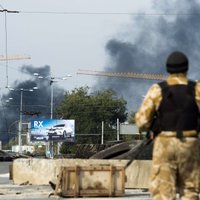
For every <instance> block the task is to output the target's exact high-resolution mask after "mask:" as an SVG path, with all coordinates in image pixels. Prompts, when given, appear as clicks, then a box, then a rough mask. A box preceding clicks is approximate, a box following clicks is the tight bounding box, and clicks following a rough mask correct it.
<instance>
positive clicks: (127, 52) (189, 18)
mask: <svg viewBox="0 0 200 200" xmlns="http://www.w3.org/2000/svg"><path fill="white" fill-rule="evenodd" d="M162 2H163V1H162ZM199 10H200V3H199V2H197V1H182V4H180V1H172V2H171V1H170V3H168V1H164V3H162V4H161V3H159V2H156V4H155V5H154V11H153V13H155V15H143V16H141V15H140V16H133V18H132V25H133V26H132V27H130V28H129V30H128V31H126V30H124V32H123V34H122V36H119V38H113V39H111V40H109V41H108V42H107V44H106V47H105V49H106V51H107V53H108V54H109V60H108V62H107V66H106V67H105V71H109V72H144V73H162V74H165V73H166V70H165V62H166V58H167V56H168V55H169V54H170V53H171V52H172V51H176V50H179V51H183V52H184V53H185V54H186V55H187V56H188V58H189V61H190V70H189V78H193V79H199V77H198V73H197V71H198V65H199V61H200V57H199V56H198V54H199V47H200V39H199V32H200V25H199V20H200V14H199ZM156 13H158V15H156ZM160 13H162V14H160ZM153 83H155V81H150V80H139V79H130V78H111V77H109V78H106V77H101V78H98V81H97V84H96V85H95V86H94V88H93V89H95V90H96V89H113V90H115V91H117V93H118V94H119V95H120V96H123V97H124V98H125V100H127V102H128V110H129V111H136V110H137V109H138V108H139V106H140V104H141V102H142V100H143V96H144V95H145V94H146V92H147V90H148V88H149V87H150V85H152V84H153Z"/></svg>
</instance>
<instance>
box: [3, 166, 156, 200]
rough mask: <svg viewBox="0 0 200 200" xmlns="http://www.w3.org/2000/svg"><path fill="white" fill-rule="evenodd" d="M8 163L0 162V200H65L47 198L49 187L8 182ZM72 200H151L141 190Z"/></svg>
mask: <svg viewBox="0 0 200 200" xmlns="http://www.w3.org/2000/svg"><path fill="white" fill-rule="evenodd" d="M10 164H11V163H10V162H0V199H1V200H13V199H16V200H18V199H24V200H50V199H57V200H58V199H59V200H62V199H66V198H61V197H60V198H58V197H57V196H50V197H49V198H48V196H49V194H50V193H52V192H53V190H52V189H51V187H50V186H34V185H15V184H13V182H12V181H11V180H9V165H10ZM67 199H71V200H72V199H73V200H78V199H79V200H104V199H109V200H114V199H115V200H125V199H133V200H152V198H151V197H150V194H149V193H148V192H147V191H143V190H136V189H135V190H134V189H126V190H125V195H124V196H123V197H109V198H108V197H107V198H106V197H98V198H91V197H90V198H87V197H81V198H67Z"/></svg>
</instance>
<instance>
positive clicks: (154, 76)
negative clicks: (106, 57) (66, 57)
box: [77, 69, 167, 80]
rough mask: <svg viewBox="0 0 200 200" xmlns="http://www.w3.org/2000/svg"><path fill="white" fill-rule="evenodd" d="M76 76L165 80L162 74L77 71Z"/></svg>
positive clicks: (165, 77) (165, 76)
mask: <svg viewBox="0 0 200 200" xmlns="http://www.w3.org/2000/svg"><path fill="white" fill-rule="evenodd" d="M77 74H80V75H92V76H107V77H124V78H136V79H146V80H166V79H167V75H164V74H151V73H136V72H106V71H93V70H83V69H79V70H78V72H77Z"/></svg>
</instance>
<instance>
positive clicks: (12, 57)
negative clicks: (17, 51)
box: [0, 55, 31, 61]
mask: <svg viewBox="0 0 200 200" xmlns="http://www.w3.org/2000/svg"><path fill="white" fill-rule="evenodd" d="M23 59H31V57H30V56H26V55H8V56H5V55H0V61H7V60H23Z"/></svg>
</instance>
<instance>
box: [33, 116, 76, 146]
mask: <svg viewBox="0 0 200 200" xmlns="http://www.w3.org/2000/svg"><path fill="white" fill-rule="evenodd" d="M74 139H75V120H58V119H45V120H32V121H31V141H46V142H47V141H69V142H74Z"/></svg>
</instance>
